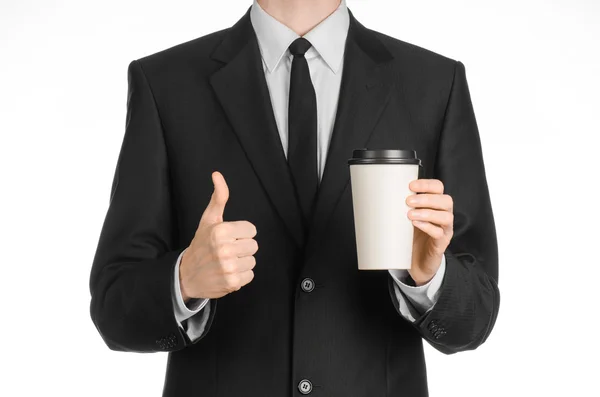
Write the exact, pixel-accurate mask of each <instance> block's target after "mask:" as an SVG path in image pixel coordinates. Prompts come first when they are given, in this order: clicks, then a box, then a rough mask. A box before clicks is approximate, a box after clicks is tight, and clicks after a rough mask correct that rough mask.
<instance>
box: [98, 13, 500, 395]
mask: <svg viewBox="0 0 600 397" xmlns="http://www.w3.org/2000/svg"><path fill="white" fill-rule="evenodd" d="M128 81H129V91H128V98H127V124H126V131H125V135H124V139H123V144H122V147H121V150H120V155H119V158H118V163H117V166H116V171H115V175H114V182H113V184H112V190H111V196H110V206H109V208H108V212H107V214H106V219H105V222H104V225H103V228H102V232H101V234H100V238H99V242H98V247H97V251H96V254H95V257H94V261H93V267H92V271H91V279H90V288H91V296H92V299H91V317H92V319H93V321H94V323H95V325H96V327H97V329H98V331H99V333H100V334H101V336H102V338H103V339H104V341H105V342H106V344H107V345H108V347H109V348H111V349H113V350H121V351H132V352H155V351H167V352H169V358H168V366H167V372H166V379H165V385H164V395H165V396H191V395H197V396H204V397H217V396H219V397H239V396H261V397H265V396H269V397H271V396H272V397H279V396H296V395H300V392H299V390H298V388H297V386H298V383H299V382H300V381H301V380H302V379H308V380H310V381H311V382H312V384H313V390H312V392H311V395H314V396H327V397H374V396H426V395H427V381H426V369H425V361H424V354H423V345H422V339H425V340H426V341H427V342H429V343H430V344H431V345H432V346H433V347H435V348H436V349H438V350H439V351H441V352H443V353H447V354H449V353H454V352H458V351H462V350H469V349H474V348H476V347H477V346H479V345H480V344H482V343H483V342H484V341H485V340H486V338H487V337H488V335H489V334H490V332H491V330H492V327H493V325H494V323H495V319H496V316H497V313H498V307H499V302H500V297H499V291H498V287H497V279H498V253H497V242H496V234H495V227H494V219H493V215H492V208H491V204H490V197H489V193H488V187H487V182H486V176H485V171H484V162H483V159H482V151H481V146H480V138H479V133H478V129H477V125H476V121H475V116H474V113H473V108H472V105H471V100H470V95H469V90H468V86H467V81H466V78H465V69H464V66H463V64H462V63H460V62H457V61H454V60H451V59H448V58H446V57H443V56H441V55H437V54H435V53H433V52H430V51H427V50H425V49H422V48H419V47H417V46H414V45H411V44H408V43H405V42H402V41H399V40H397V39H394V38H392V37H389V36H386V35H384V34H381V33H378V32H375V31H372V30H369V29H367V28H365V27H364V26H362V25H361V24H360V23H359V22H358V21H357V20H356V19H355V18H354V16H352V14H351V15H350V27H349V32H348V39H347V44H346V52H345V64H344V70H343V77H342V86H341V93H340V100H339V107H338V111H337V116H336V121H335V126H334V131H333V136H332V140H331V144H330V148H329V152H328V156H327V163H326V167H325V171H324V175H323V178H322V182H321V187H320V191H319V196H318V199H317V200H318V201H317V204H316V210H315V212H314V217H313V218H312V223H311V228H310V233H309V235H308V237H307V238H306V239H305V238H304V236H303V233H302V221H301V212H300V207H299V205H298V203H297V202H296V199H295V196H294V193H293V185H292V181H291V179H290V173H289V171H288V167H287V162H286V159H285V156H284V152H283V148H282V146H281V140H280V139H279V136H278V133H277V130H276V128H277V127H276V124H275V120H274V117H273V112H272V107H271V103H270V99H269V95H268V89H267V86H266V82H265V78H264V74H263V70H262V65H261V58H260V52H259V48H258V43H257V39H256V37H255V34H254V31H253V29H252V25H251V22H250V18H249V13H246V15H244V16H243V17H242V18H241V19H240V20H239V21H238V22H237V23H236V24H235V25H234V26H233V27H231V28H229V29H225V30H222V31H219V32H215V33H212V34H209V35H207V36H204V37H200V38H198V39H195V40H192V41H189V42H186V43H183V44H180V45H177V46H175V47H172V48H170V49H167V50H164V51H161V52H158V53H155V54H153V55H150V56H147V57H144V58H141V59H138V60H135V61H133V62H131V64H130V65H129V69H128ZM364 147H368V148H412V149H414V150H416V151H417V153H418V156H419V157H420V158H421V159H422V161H423V165H424V167H423V170H422V175H421V177H422V178H438V179H440V180H441V181H443V183H444V185H445V192H446V193H448V194H450V195H451V196H452V197H453V199H454V215H455V224H454V237H453V239H452V242H451V244H450V246H449V247H448V249H447V251H446V253H445V255H446V260H447V268H446V273H445V277H444V280H443V284H442V288H441V292H440V296H439V301H438V302H437V304H436V305H435V306H434V308H433V309H432V310H431V311H429V312H428V313H426V314H424V315H423V316H421V317H420V318H418V319H417V321H416V322H414V323H411V322H409V321H408V320H406V319H404V318H403V317H402V316H401V315H400V314H399V313H398V312H397V309H396V308H397V305H398V302H397V301H396V297H395V294H394V293H393V284H392V283H393V280H392V279H391V276H390V275H389V273H388V272H387V271H362V272H361V271H358V269H357V257H356V245H355V235H354V221H353V212H352V201H351V187H350V183H349V170H348V164H347V160H348V158H349V157H351V155H352V150H353V149H356V148H364ZM215 170H218V171H220V172H221V173H222V174H223V175H224V176H225V178H226V180H227V183H228V185H229V189H230V198H229V201H228V203H227V206H226V209H225V214H224V218H225V221H233V220H248V221H250V222H252V223H253V224H255V225H256V227H257V230H258V234H257V235H256V240H257V242H258V245H259V247H260V248H259V250H258V252H257V253H256V255H255V256H256V262H257V264H256V267H255V278H254V280H253V281H252V282H251V283H250V284H248V285H246V286H245V287H243V288H242V289H241V290H239V291H237V292H235V293H231V294H229V295H226V296H224V297H223V298H220V299H218V300H212V301H211V313H210V318H209V321H208V325H207V327H206V329H205V331H204V334H203V335H202V337H201V338H200V339H198V340H196V341H195V342H194V343H192V342H191V341H190V340H189V339H188V337H187V336H186V334H185V332H184V331H182V330H181V329H180V328H179V326H178V324H177V322H176V321H175V318H174V313H173V307H172V305H171V285H172V281H173V280H172V277H173V272H174V265H175V262H176V259H177V257H178V255H179V254H180V252H181V251H182V250H183V249H184V248H185V247H187V246H188V244H189V243H190V241H191V240H192V238H193V236H194V233H195V231H196V228H197V226H198V222H199V220H200V217H201V215H202V213H203V211H204V209H205V208H206V206H207V204H208V202H209V200H210V196H211V194H212V191H213V185H212V181H211V173H212V172H213V171H215ZM305 277H310V278H312V279H313V280H314V281H315V284H316V285H315V289H314V290H313V291H312V292H310V293H306V292H303V291H302V289H301V288H300V281H301V280H302V279H303V278H305Z"/></svg>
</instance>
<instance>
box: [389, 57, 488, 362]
mask: <svg viewBox="0 0 600 397" xmlns="http://www.w3.org/2000/svg"><path fill="white" fill-rule="evenodd" d="M434 177H435V178H436V179H439V180H441V181H442V182H443V184H444V193H446V194H449V195H450V196H452V199H453V202H454V234H453V237H452V240H451V242H450V244H449V246H448V248H447V249H446V251H445V253H444V254H445V257H446V271H445V274H444V279H443V281H442V284H441V288H440V291H439V297H438V301H437V303H436V304H435V305H434V306H433V308H432V309H431V310H430V311H428V312H426V313H424V314H423V315H422V316H420V317H419V318H417V319H416V320H415V321H414V322H413V323H411V324H412V325H413V326H414V327H415V328H416V329H417V331H418V332H419V333H420V334H421V335H422V336H423V338H424V339H425V340H427V342H428V343H429V344H431V345H432V346H433V347H434V348H435V349H437V350H439V351H441V352H443V353H445V354H452V353H456V352H459V351H464V350H472V349H475V348H477V347H478V346H479V345H481V344H482V343H483V342H484V341H485V340H486V339H487V337H488V336H489V335H490V332H491V331H492V328H493V327H494V324H495V322H496V317H497V315H498V310H499V306H500V292H499V289H498V245H497V239H496V229H495V224H494V217H493V213H492V206H491V202H490V195H489V191H488V185H487V179H486V175H485V168H484V162H483V154H482V148H481V142H480V137H479V131H478V128H477V123H476V120H475V114H474V111H473V105H472V103H471V97H470V93H469V88H468V85H467V79H466V73H465V67H464V65H463V64H462V63H461V62H456V64H455V71H454V78H453V82H452V88H451V91H450V96H449V99H448V104H447V108H446V114H445V118H444V122H443V127H442V132H441V135H440V139H439V147H438V151H437V156H436V163H435V166H434ZM388 279H389V280H388V281H389V290H390V294H391V296H392V300H393V301H394V306H395V307H398V302H397V298H396V297H395V294H394V293H393V285H392V282H393V281H392V280H391V277H388Z"/></svg>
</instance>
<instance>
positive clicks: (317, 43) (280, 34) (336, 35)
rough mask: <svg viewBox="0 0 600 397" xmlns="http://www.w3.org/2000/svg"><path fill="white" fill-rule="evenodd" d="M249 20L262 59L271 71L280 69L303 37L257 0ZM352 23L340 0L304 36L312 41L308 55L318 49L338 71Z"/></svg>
mask: <svg viewBox="0 0 600 397" xmlns="http://www.w3.org/2000/svg"><path fill="white" fill-rule="evenodd" d="M250 20H251V22H252V27H253V28H254V31H255V32H256V37H257V39H258V44H259V47H260V51H261V55H262V58H263V61H264V62H265V64H266V66H267V69H268V70H269V73H271V72H273V70H275V68H277V65H278V64H279V61H280V60H281V58H283V56H284V55H285V54H286V51H287V50H288V47H289V46H290V44H292V42H293V41H294V40H296V39H297V38H298V37H300V36H299V35H298V34H297V33H296V32H294V31H293V30H292V29H290V28H288V27H287V26H285V25H284V24H283V23H281V22H279V21H278V20H277V19H275V18H273V17H272V16H271V15H269V14H268V13H267V12H266V11H265V10H263V9H262V7H261V6H260V5H259V4H258V2H257V1H256V0H254V3H253V4H252V8H251V10H250ZM349 24H350V18H349V15H348V8H347V7H346V1H345V0H341V2H340V5H339V7H338V8H337V9H336V10H335V11H334V12H333V13H332V14H331V15H329V16H328V17H327V18H326V19H324V20H323V21H321V23H319V24H318V25H317V26H315V27H314V28H313V29H312V30H310V31H309V32H308V33H306V34H305V35H304V36H303V37H304V38H305V39H307V40H308V41H310V43H311V44H312V48H311V49H310V50H309V51H308V52H307V54H306V57H307V58H311V57H312V56H311V52H312V51H313V49H314V50H316V54H315V55H320V56H321V57H322V58H323V60H324V61H325V63H326V64H327V66H329V68H330V69H331V70H332V71H333V73H337V72H338V71H339V69H340V66H341V64H342V58H343V56H344V47H345V44H346V37H347V36H348V26H349ZM288 54H289V53H288Z"/></svg>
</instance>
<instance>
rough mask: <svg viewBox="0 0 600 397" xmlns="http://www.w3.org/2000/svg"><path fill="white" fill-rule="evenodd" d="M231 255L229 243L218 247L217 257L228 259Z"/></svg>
mask: <svg viewBox="0 0 600 397" xmlns="http://www.w3.org/2000/svg"><path fill="white" fill-rule="evenodd" d="M230 256H231V247H230V246H229V244H220V245H219V246H218V247H217V258H219V259H227V258H229V257H230Z"/></svg>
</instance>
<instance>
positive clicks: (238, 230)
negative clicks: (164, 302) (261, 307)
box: [179, 171, 258, 301]
mask: <svg viewBox="0 0 600 397" xmlns="http://www.w3.org/2000/svg"><path fill="white" fill-rule="evenodd" d="M212 180H213V184H214V191H213V194H212V196H211V199H210V202H209V203H208V206H207V207H206V209H205V210H204V213H203V214H202V217H201V218H200V224H199V225H198V229H197V230H196V234H195V235H194V239H193V240H192V242H191V243H190V246H189V247H188V248H187V249H186V250H185V252H184V253H183V257H182V259H181V263H180V265H179V280H180V285H181V295H182V296H183V300H184V301H188V300H189V299H190V298H220V297H222V296H224V295H227V294H229V293H231V292H234V291H237V290H239V289H240V288H242V287H243V286H244V285H246V284H248V283H249V282H250V281H252V279H253V278H254V272H253V271H252V269H253V268H254V266H255V265H256V259H255V258H254V256H253V255H254V254H255V253H256V251H257V250H258V243H257V242H256V240H254V238H253V237H254V236H256V227H255V226H254V225H253V224H252V223H250V222H248V221H233V222H223V212H224V211H225V204H226V203H227V200H228V199H229V188H228V187H227V183H226V182H225V178H224V177H223V175H222V174H221V173H220V172H218V171H215V172H213V173H212Z"/></svg>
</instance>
